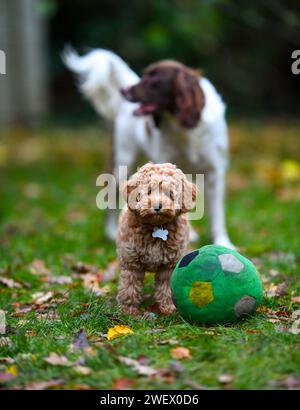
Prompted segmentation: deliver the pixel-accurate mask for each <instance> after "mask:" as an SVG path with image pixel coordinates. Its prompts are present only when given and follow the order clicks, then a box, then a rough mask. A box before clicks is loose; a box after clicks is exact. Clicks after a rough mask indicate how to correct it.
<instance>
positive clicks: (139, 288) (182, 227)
mask: <svg viewBox="0 0 300 410" xmlns="http://www.w3.org/2000/svg"><path fill="white" fill-rule="evenodd" d="M123 194H124V196H125V198H126V200H127V208H125V209H123V210H122V212H121V214H120V219H119V230H118V238H117V246H118V257H119V261H120V268H121V277H120V284H119V292H118V297H117V299H118V302H119V303H120V305H121V306H122V308H123V310H124V311H125V312H127V313H132V314H137V313H138V312H139V310H138V309H139V305H140V303H141V301H142V297H143V280H144V275H145V272H146V271H150V272H154V273H155V274H156V277H155V299H156V301H157V303H158V306H159V308H160V311H161V312H162V313H164V314H170V313H172V312H173V310H174V309H175V307H174V304H173V302H172V297H171V290H170V277H171V272H172V270H173V268H174V266H175V265H176V263H177V261H178V260H179V259H180V258H181V257H182V256H183V255H184V254H185V252H186V249H187V245H188V236H189V223H188V220H187V216H186V213H187V212H188V211H190V210H191V209H192V208H193V205H194V201H195V197H196V187H195V185H193V184H192V183H190V182H189V181H188V180H187V179H186V177H185V175H184V174H183V172H182V171H181V170H180V169H178V168H176V166H175V165H173V164H169V163H166V164H152V163H148V164H146V165H144V166H143V167H142V168H140V169H139V171H138V172H137V173H136V174H134V175H133V176H132V177H131V179H130V180H129V181H126V182H125V184H124V185H123ZM155 209H156V210H155ZM155 226H162V227H163V229H167V230H168V239H167V240H166V241H163V240H162V239H160V238H154V237H153V236H152V233H153V229H154V227H155Z"/></svg>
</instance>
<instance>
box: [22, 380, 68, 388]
mask: <svg viewBox="0 0 300 410" xmlns="http://www.w3.org/2000/svg"><path fill="white" fill-rule="evenodd" d="M64 383H65V382H64V380H61V379H53V380H48V381H46V382H42V381H37V382H32V383H30V384H27V385H26V386H25V390H47V389H49V388H50V387H59V386H62V385H63V384H64Z"/></svg>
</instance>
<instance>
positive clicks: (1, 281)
mask: <svg viewBox="0 0 300 410" xmlns="http://www.w3.org/2000/svg"><path fill="white" fill-rule="evenodd" d="M0 284H2V285H4V286H7V287H8V288H10V289H12V288H21V287H22V286H21V284H20V283H18V282H16V281H15V280H13V279H9V278H4V277H0Z"/></svg>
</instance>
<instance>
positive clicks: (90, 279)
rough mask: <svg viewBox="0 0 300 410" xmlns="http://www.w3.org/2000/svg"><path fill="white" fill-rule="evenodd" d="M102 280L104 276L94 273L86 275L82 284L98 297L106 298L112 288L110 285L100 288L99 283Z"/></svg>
mask: <svg viewBox="0 0 300 410" xmlns="http://www.w3.org/2000/svg"><path fill="white" fill-rule="evenodd" d="M101 280H102V276H99V275H98V274H93V273H86V274H85V275H84V276H83V279H82V284H83V287H84V288H85V289H88V290H90V291H91V292H93V293H94V294H95V295H96V296H104V295H106V294H107V293H109V292H110V287H109V286H108V285H106V286H103V287H102V288H100V286H99V283H100V282H101Z"/></svg>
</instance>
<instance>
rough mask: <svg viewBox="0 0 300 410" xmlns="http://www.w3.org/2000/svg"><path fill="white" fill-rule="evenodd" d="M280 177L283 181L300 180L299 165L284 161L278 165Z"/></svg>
mask: <svg viewBox="0 0 300 410" xmlns="http://www.w3.org/2000/svg"><path fill="white" fill-rule="evenodd" d="M279 170H280V175H281V178H282V179H283V180H284V181H297V180H298V179H300V164H299V162H296V161H293V160H290V159H288V160H284V161H282V163H281V164H280V168H279Z"/></svg>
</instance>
